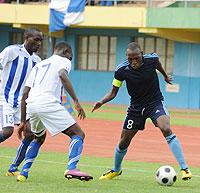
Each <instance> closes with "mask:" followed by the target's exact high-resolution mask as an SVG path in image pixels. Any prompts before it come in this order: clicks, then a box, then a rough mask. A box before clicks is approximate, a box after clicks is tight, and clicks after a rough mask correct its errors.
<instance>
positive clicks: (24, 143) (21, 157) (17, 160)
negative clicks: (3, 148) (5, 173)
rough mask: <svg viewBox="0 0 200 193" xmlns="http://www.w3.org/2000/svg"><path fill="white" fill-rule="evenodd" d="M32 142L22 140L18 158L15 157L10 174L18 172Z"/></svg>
mask: <svg viewBox="0 0 200 193" xmlns="http://www.w3.org/2000/svg"><path fill="white" fill-rule="evenodd" d="M30 142H31V141H28V140H26V139H23V140H22V142H21V144H20V146H19V147H18V149H17V154H16V157H15V159H14V161H13V162H12V164H11V165H10V168H9V171H10V172H13V171H16V170H17V167H18V166H19V165H20V164H21V162H22V161H23V160H24V157H25V154H26V150H27V147H28V146H29V144H30Z"/></svg>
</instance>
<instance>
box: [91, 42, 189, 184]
mask: <svg viewBox="0 0 200 193" xmlns="http://www.w3.org/2000/svg"><path fill="white" fill-rule="evenodd" d="M126 56H127V60H125V61H124V62H122V63H121V64H120V65H119V66H118V67H117V68H116V71H115V75H114V80H113V83H112V85H113V86H112V89H111V91H110V92H108V93H107V94H106V95H105V96H104V97H103V98H102V99H101V100H100V101H98V102H97V103H95V105H94V107H93V109H92V112H93V111H95V110H96V109H98V108H100V107H101V106H102V105H103V104H105V103H107V102H108V101H111V100H112V99H114V98H115V97H116V95H117V93H118V90H119V88H120V87H121V85H122V82H123V81H126V87H127V90H128V94H129V95H130V97H131V101H130V106H129V108H128V111H127V116H126V119H125V121H124V125H123V130H122V133H121V139H120V142H119V144H118V145H117V146H116V149H115V161H114V167H113V169H112V170H109V171H107V172H106V173H105V174H103V175H102V176H101V177H100V179H101V180H103V179H112V178H114V177H116V176H119V175H121V173H122V170H121V163H122V160H123V158H124V156H125V155H126V152H127V149H128V147H129V145H130V142H131V140H132V138H133V137H134V136H135V134H136V133H137V132H138V130H143V129H144V127H145V121H146V119H147V118H150V119H151V120H152V122H153V123H154V125H155V126H156V127H159V128H160V130H161V132H162V134H163V136H164V137H165V139H166V140H167V142H168V145H169V147H170V149H171V151H172V153H173V154H174V156H175V158H176V160H177V161H178V163H179V165H180V168H181V173H182V179H183V180H188V179H191V178H192V173H191V172H190V170H189V169H188V166H187V164H186V163H185V160H184V156H183V153H182V149H181V145H180V143H179V140H178V139H177V137H176V135H175V134H174V133H173V132H172V130H171V129H170V118H169V113H168V111H167V109H166V107H165V104H164V101H163V100H164V99H163V96H162V93H161V91H160V88H159V80H158V76H157V72H156V70H158V71H159V72H161V74H162V75H163V77H164V80H165V81H166V82H167V83H169V84H171V81H172V80H171V77H170V76H168V75H167V74H166V72H165V71H164V69H163V68H162V66H161V63H160V62H159V58H158V55H157V54H156V53H152V54H146V55H143V53H142V51H141V48H140V46H139V45H138V44H137V43H135V42H132V43H130V44H128V46H127V50H126Z"/></svg>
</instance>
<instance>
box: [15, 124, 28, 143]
mask: <svg viewBox="0 0 200 193" xmlns="http://www.w3.org/2000/svg"><path fill="white" fill-rule="evenodd" d="M22 134H23V136H25V135H26V123H25V122H21V123H20V125H19V127H18V132H17V135H18V138H19V139H20V140H21V139H22Z"/></svg>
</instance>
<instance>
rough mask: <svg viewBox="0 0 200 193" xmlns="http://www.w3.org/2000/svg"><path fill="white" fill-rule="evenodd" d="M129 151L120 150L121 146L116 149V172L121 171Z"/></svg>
mask: <svg viewBox="0 0 200 193" xmlns="http://www.w3.org/2000/svg"><path fill="white" fill-rule="evenodd" d="M126 152H127V149H124V150H120V149H119V145H117V147H116V149H115V161H114V168H113V170H114V171H115V172H119V171H120V170H121V164H122V160H123V158H124V156H125V155H126Z"/></svg>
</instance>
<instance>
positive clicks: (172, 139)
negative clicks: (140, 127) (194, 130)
mask: <svg viewBox="0 0 200 193" xmlns="http://www.w3.org/2000/svg"><path fill="white" fill-rule="evenodd" d="M166 140H167V143H168V145H169V147H170V149H171V151H172V153H173V154H174V156H175V158H176V160H177V161H178V163H179V165H180V167H181V169H185V168H188V166H187V165H186V163H185V160H184V156H183V152H182V149H181V145H180V142H179V140H178V139H177V138H176V135H174V134H173V133H172V134H171V135H169V136H167V137H166Z"/></svg>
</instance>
